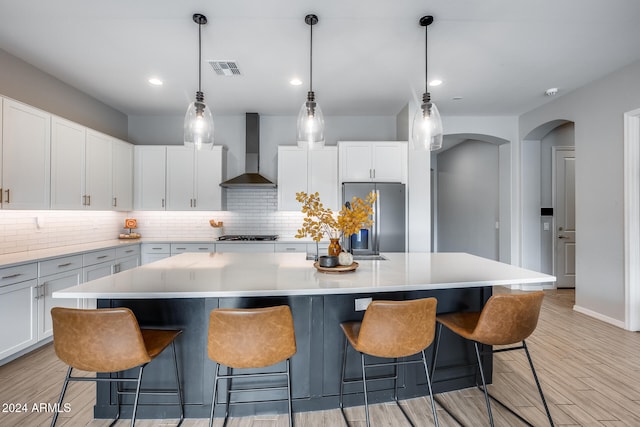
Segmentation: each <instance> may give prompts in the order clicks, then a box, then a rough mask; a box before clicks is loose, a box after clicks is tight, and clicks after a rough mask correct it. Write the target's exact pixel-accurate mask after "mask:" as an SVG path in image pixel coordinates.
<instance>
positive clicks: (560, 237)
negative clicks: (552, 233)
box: [558, 234, 568, 239]
mask: <svg viewBox="0 0 640 427" xmlns="http://www.w3.org/2000/svg"><path fill="white" fill-rule="evenodd" d="M558 239H568V237H567V236H563V235H562V234H561V235H559V236H558Z"/></svg>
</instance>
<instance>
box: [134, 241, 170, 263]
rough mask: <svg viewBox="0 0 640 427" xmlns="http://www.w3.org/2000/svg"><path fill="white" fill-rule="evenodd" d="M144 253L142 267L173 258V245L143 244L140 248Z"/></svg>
mask: <svg viewBox="0 0 640 427" xmlns="http://www.w3.org/2000/svg"><path fill="white" fill-rule="evenodd" d="M140 252H141V253H142V255H141V257H142V265H145V264H149V263H150V262H154V261H159V260H161V259H165V258H169V257H170V256H171V245H170V244H169V243H143V244H142V245H141V248H140Z"/></svg>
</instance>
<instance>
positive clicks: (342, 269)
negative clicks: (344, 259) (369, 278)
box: [313, 261, 360, 274]
mask: <svg viewBox="0 0 640 427" xmlns="http://www.w3.org/2000/svg"><path fill="white" fill-rule="evenodd" d="M359 265H360V264H358V263H357V262H353V263H351V265H337V266H335V267H321V266H320V264H318V261H316V262H314V263H313V266H314V267H315V268H316V270H318V271H319V272H321V273H333V274H340V273H349V272H351V271H356V268H358V266H359Z"/></svg>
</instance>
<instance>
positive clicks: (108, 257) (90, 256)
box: [82, 249, 116, 266]
mask: <svg viewBox="0 0 640 427" xmlns="http://www.w3.org/2000/svg"><path fill="white" fill-rule="evenodd" d="M114 259H116V250H115V249H105V250H103V251H96V252H89V253H86V254H84V255H82V265H84V266H87V265H93V264H98V263H101V262H107V261H113V260H114Z"/></svg>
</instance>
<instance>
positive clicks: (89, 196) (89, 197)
mask: <svg viewBox="0 0 640 427" xmlns="http://www.w3.org/2000/svg"><path fill="white" fill-rule="evenodd" d="M87 199H89V203H87V206H91V194H89V195H88V196H87Z"/></svg>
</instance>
